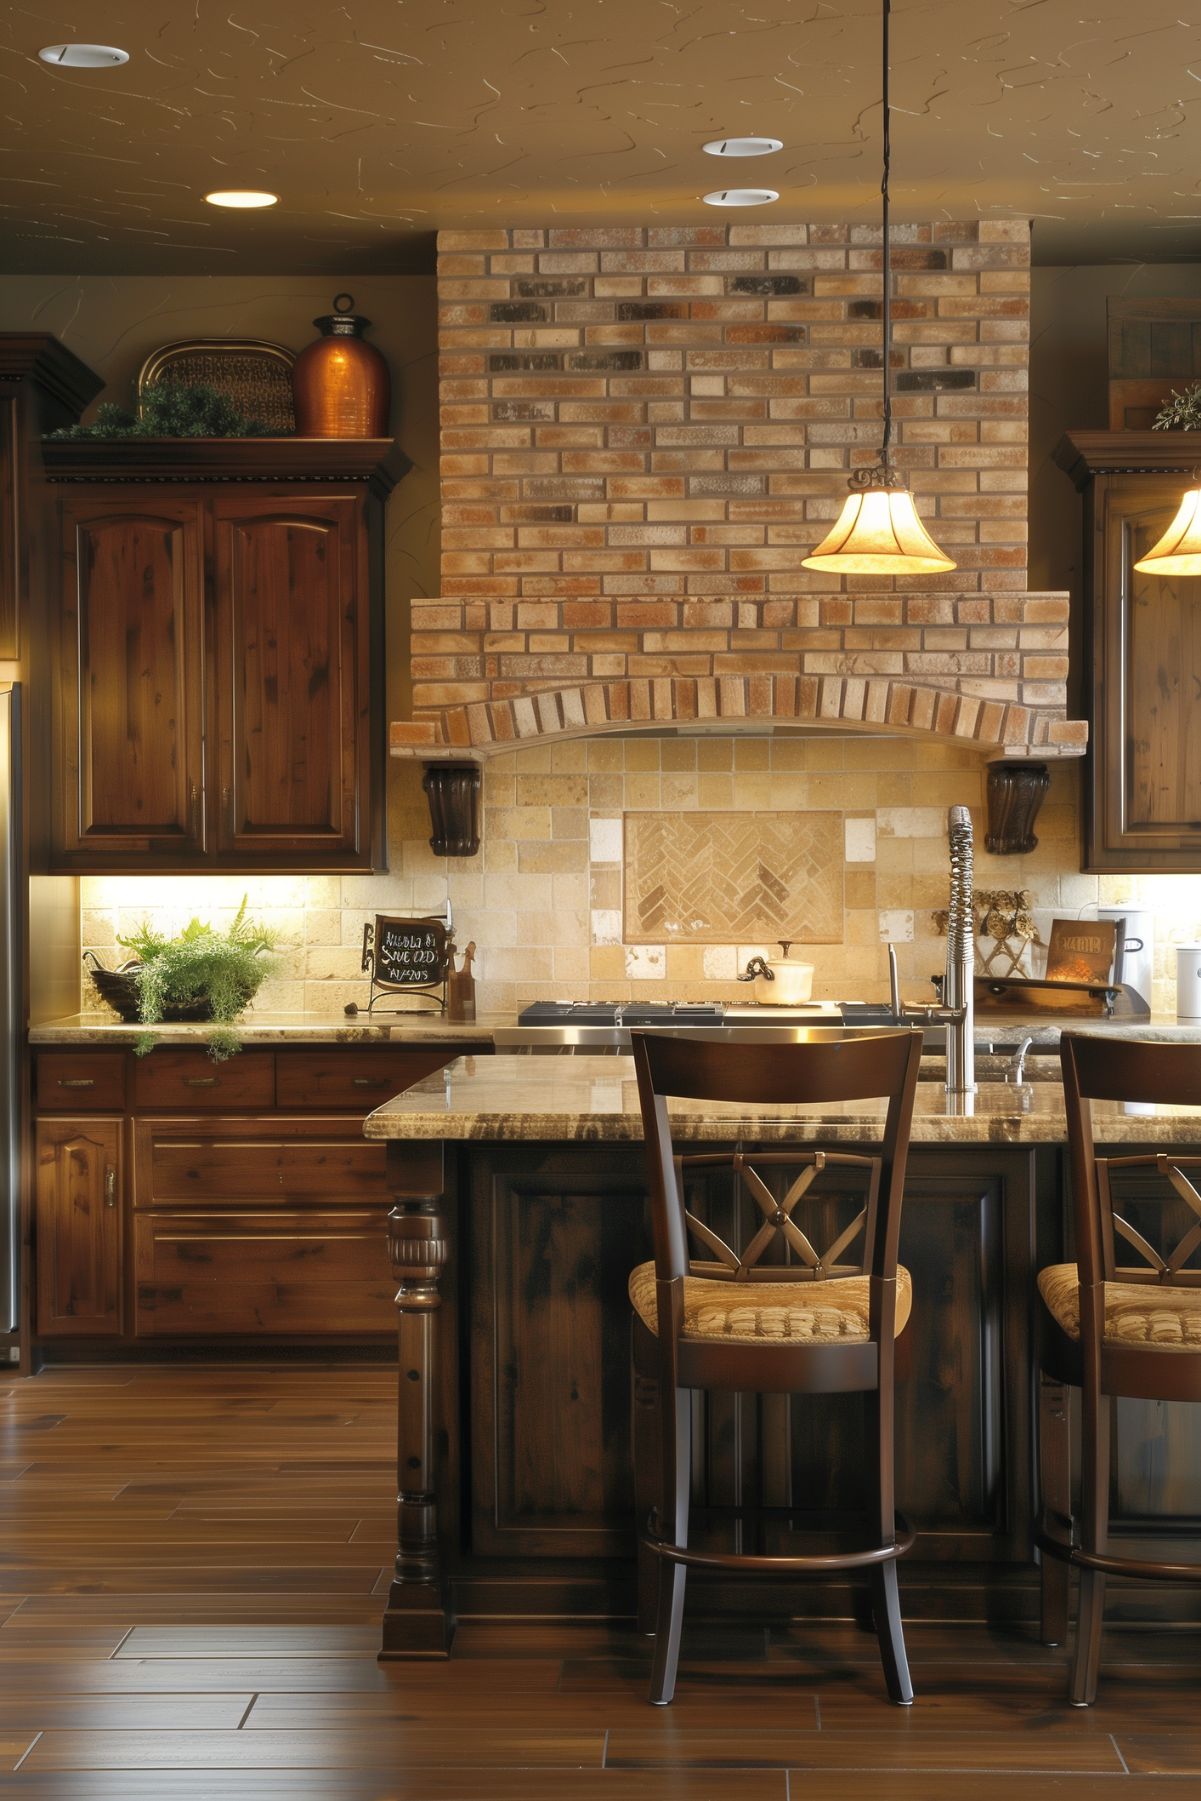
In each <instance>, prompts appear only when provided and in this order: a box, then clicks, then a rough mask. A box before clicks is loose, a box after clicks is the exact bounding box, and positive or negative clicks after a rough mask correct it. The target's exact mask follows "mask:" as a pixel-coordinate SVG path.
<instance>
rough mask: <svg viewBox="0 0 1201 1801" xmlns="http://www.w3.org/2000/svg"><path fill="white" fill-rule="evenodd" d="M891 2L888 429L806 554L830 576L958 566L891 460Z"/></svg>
mask: <svg viewBox="0 0 1201 1801" xmlns="http://www.w3.org/2000/svg"><path fill="white" fill-rule="evenodd" d="M891 12H892V0H882V7H881V18H882V34H881V35H882V40H883V51H884V79H883V84H882V102H883V113H884V131H883V150H884V169H883V175H882V177H881V181H880V199H881V216H882V219H883V226H884V232H883V240H884V255H883V273H884V305H883V310H882V314H881V318H882V323H883V337H884V412H883V417H884V433H883V438H882V440H881V444H880V461H879V462H878V463H877V464H876V465H875V467H874V468H871V469H856V470H855V472H854V474H853V475H852V476H851V479H850V481H849V483H848V484H847V485H848V487H849V488H850V490H851V491H850V493H849V494H848V496H847V498H846V502H845V504H844V506H843V509H842V512H841V513H840V514H839V515H838V518H837V520H836V521H835V523H834V525H833V527H832V528H831V530H830V531H829V532H828V533H827V534H826V536H825V537H824V538H823V539H822V541H821V543H820V544H819V545H818V547H817V549H816V550H815V551H813V553H812V554H811V555H810V556H807V557H803V558H802V565H803V567H804V568H806V569H820V570H822V571H825V572H828V573H829V574H831V575H935V574H942V573H943V572H944V571H945V570H948V569H954V567H955V564H954V562H953V560H952V559H951V558H950V557H949V556H947V555H946V553H945V552H944V551H942V550H940V549H939V547H938V545H937V544H936V543H935V542H934V540H933V538H932V537H931V536H930V534H929V532H928V531H927V530H926V528H925V526H924V525H923V524H922V522H921V520H920V519H919V518H918V516H917V508H916V507H915V506H914V504H913V495H912V494H911V493H910V492H909V489H908V488H907V487H906V486H905V483H904V481H903V479H902V478H901V476H899V475H898V474H897V472H896V470H895V469H894V468H893V467H892V464H891V463H890V461H889V454H888V453H889V446H890V444H891V442H892V371H891V369H890V367H889V352H890V349H891V337H892V306H891V301H892V258H891V255H890V247H889V240H888V203H889V192H888V176H889V171H890V168H891V165H892V145H891V134H890V126H891V122H892V110H891V108H890V106H889V102H888V24H889V17H890V15H891Z"/></svg>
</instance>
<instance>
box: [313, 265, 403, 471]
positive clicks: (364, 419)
mask: <svg viewBox="0 0 1201 1801" xmlns="http://www.w3.org/2000/svg"><path fill="white" fill-rule="evenodd" d="M353 308H354V295H353V294H335V295H334V310H333V312H332V313H325V314H323V315H322V317H321V318H320V319H314V320H313V324H314V325H315V326H316V327H317V329H318V331H319V332H320V333H321V336H320V337H319V338H316V339H314V341H313V343H311V344H306V345H305V347H304V349H303V350H302V351H301V353H300V355H299V356H298V357H297V358H296V361H295V363H294V364H293V365H292V403H293V407H294V409H295V413H296V432H297V436H298V437H302V438H386V437H387V435H388V409H389V406H390V405H391V399H392V384H391V381H390V379H389V376H388V365H387V363H385V361H384V359H383V357H382V356H381V355H380V353H379V351H378V350H377V349H376V348H375V345H374V344H368V343H367V341H366V339H365V338H364V337H363V335H362V334H363V329H364V327H365V326H368V325H370V324H371V321H370V319H364V318H363V317H362V315H361V314H360V313H356V312H355V311H354V310H353Z"/></svg>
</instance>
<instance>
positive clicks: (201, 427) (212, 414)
mask: <svg viewBox="0 0 1201 1801" xmlns="http://www.w3.org/2000/svg"><path fill="white" fill-rule="evenodd" d="M270 431H271V427H270V426H269V425H267V424H266V423H265V422H264V421H263V420H262V419H256V418H254V417H253V416H252V415H250V414H248V413H243V412H240V411H239V410H238V408H237V407H236V406H235V405H234V403H233V401H232V400H231V399H230V398H229V395H228V394H220V393H218V391H217V389H216V388H210V387H208V386H206V384H205V383H203V382H179V381H170V380H164V381H156V382H152V383H151V385H150V386H149V387H148V388H147V389H146V390H145V392H144V393H143V394H142V396H141V398H140V400H139V402H138V410H137V412H136V413H130V412H127V411H126V409H125V408H124V407H122V406H117V405H115V404H114V402H112V401H111V400H110V401H106V402H105V404H104V405H103V406H101V407H98V408H97V409H96V417H95V418H94V419H93V421H92V422H91V424H90V425H64V426H62V427H61V428H60V429H59V430H58V431H56V432H51V434H50V436H51V437H52V438H261V437H264V436H267V435H269V433H270Z"/></svg>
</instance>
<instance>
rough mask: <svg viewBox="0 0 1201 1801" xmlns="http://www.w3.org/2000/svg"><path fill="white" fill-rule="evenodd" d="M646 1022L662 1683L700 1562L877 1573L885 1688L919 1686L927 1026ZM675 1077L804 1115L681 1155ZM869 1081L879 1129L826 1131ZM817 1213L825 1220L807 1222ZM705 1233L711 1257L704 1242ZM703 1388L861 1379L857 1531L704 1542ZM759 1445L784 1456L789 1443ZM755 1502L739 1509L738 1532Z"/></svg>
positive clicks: (653, 1530)
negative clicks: (920, 1187)
mask: <svg viewBox="0 0 1201 1801" xmlns="http://www.w3.org/2000/svg"><path fill="white" fill-rule="evenodd" d="M631 1037H632V1041H633V1049H634V1063H635V1067H636V1069H637V1073H638V1096H639V1101H640V1103H641V1108H642V1120H643V1131H644V1135H645V1138H646V1151H647V1164H648V1171H649V1178H650V1191H651V1215H652V1222H653V1226H654V1243H655V1257H654V1261H653V1263H643V1264H640V1265H638V1267H637V1268H636V1269H635V1270H634V1272H633V1274H632V1276H631V1278H630V1298H631V1301H632V1303H633V1327H632V1330H633V1361H634V1402H635V1404H634V1480H635V1490H636V1493H637V1495H638V1499H639V1512H640V1526H641V1533H640V1541H639V1562H638V1587H639V1600H638V1616H639V1621H640V1623H641V1624H642V1626H643V1628H644V1629H645V1630H650V1629H651V1628H652V1626H653V1629H654V1633H655V1654H654V1661H653V1667H652V1673H651V1700H652V1702H654V1703H655V1704H656V1705H659V1706H663V1705H665V1704H666V1703H667V1702H669V1701H670V1700H671V1698H672V1696H673V1694H674V1692H675V1683H676V1670H677V1666H678V1663H679V1655H680V1633H681V1628H682V1624H683V1609H684V1580H685V1574H686V1571H687V1568H688V1566H689V1565H698V1566H702V1567H704V1568H707V1569H720V1570H726V1571H731V1572H739V1573H742V1574H745V1575H752V1574H753V1575H773V1576H776V1577H779V1576H781V1575H805V1574H811V1575H821V1576H825V1577H829V1576H830V1574H831V1573H832V1572H838V1571H844V1572H848V1573H849V1572H851V1571H858V1572H862V1573H865V1574H866V1575H867V1577H868V1580H869V1582H870V1585H871V1595H872V1603H873V1608H874V1612H875V1618H876V1630H877V1635H878V1637H879V1642H880V1655H881V1660H882V1662H883V1666H884V1676H885V1681H886V1684H887V1687H888V1693H889V1695H890V1697H891V1698H892V1700H894V1701H895V1702H897V1703H899V1704H900V1705H902V1706H907V1705H908V1704H909V1703H910V1702H911V1701H912V1699H913V1686H912V1683H911V1682H910V1679H909V1666H908V1663H907V1661H906V1656H905V1639H904V1632H903V1629H902V1625H901V1611H900V1596H899V1591H898V1588H897V1570H896V1560H897V1558H898V1557H899V1556H901V1554H902V1553H903V1552H904V1551H906V1550H908V1548H909V1546H910V1544H911V1543H912V1542H913V1535H912V1533H911V1532H910V1531H909V1530H908V1528H907V1526H906V1525H905V1523H904V1521H903V1520H901V1519H900V1517H899V1516H898V1515H897V1513H896V1511H895V1508H894V1504H893V1370H894V1362H895V1356H896V1340H897V1336H898V1334H899V1333H901V1332H902V1331H903V1330H904V1327H905V1323H906V1321H907V1320H908V1318H909V1314H910V1309H911V1306H912V1295H913V1285H912V1282H911V1281H910V1278H909V1275H908V1273H907V1272H906V1271H904V1270H900V1269H898V1267H897V1238H898V1234H899V1232H900V1217H901V1194H902V1188H903V1184H904V1176H905V1161H906V1156H907V1153H908V1148H909V1130H910V1121H911V1119H912V1114H913V1101H914V1094H915V1092H916V1086H917V1072H918V1064H919V1062H920V1060H921V1047H922V1035H921V1033H920V1032H917V1031H900V1032H885V1033H857V1032H847V1031H822V1030H814V1031H811V1032H808V1033H807V1034H806V1039H805V1041H802V1042H800V1043H795V1044H784V1045H739V1046H738V1048H737V1050H736V1051H735V1050H733V1049H732V1047H731V1046H729V1045H725V1044H718V1043H714V1042H712V1041H710V1040H707V1039H703V1038H690V1037H688V1036H687V1035H686V1034H653V1035H652V1034H648V1033H641V1032H634V1033H632V1034H631ZM673 1096H675V1097H680V1098H685V1097H687V1098H690V1099H692V1100H702V1101H718V1102H731V1101H732V1102H744V1103H747V1102H750V1103H756V1102H759V1103H770V1104H771V1105H772V1106H773V1107H775V1106H780V1107H784V1108H788V1109H795V1110H796V1113H797V1115H798V1120H797V1130H796V1134H795V1137H794V1139H793V1140H792V1141H791V1142H789V1141H788V1139H787V1138H785V1139H784V1141H783V1143H778V1142H774V1141H773V1143H772V1145H771V1146H770V1147H764V1149H762V1150H758V1149H754V1148H749V1147H746V1148H740V1149H737V1150H734V1151H713V1152H709V1151H705V1152H698V1153H694V1154H688V1155H684V1154H681V1155H678V1156H677V1155H676V1153H675V1151H674V1148H673V1145H672V1139H671V1127H670V1122H669V1118H668V1110H667V1103H668V1098H669V1097H673ZM869 1100H870V1101H874V1102H877V1103H881V1104H880V1106H879V1111H880V1112H881V1113H882V1114H883V1115H884V1124H883V1131H882V1132H880V1133H879V1140H880V1142H879V1144H878V1145H876V1144H865V1145H863V1146H862V1147H860V1146H858V1145H855V1144H851V1145H848V1144H846V1143H844V1142H842V1141H841V1138H840V1142H838V1143H835V1144H827V1143H825V1142H823V1140H822V1131H823V1128H822V1124H821V1117H820V1114H819V1116H818V1117H817V1118H815V1119H813V1120H812V1121H808V1120H806V1119H805V1118H804V1114H805V1110H806V1108H809V1107H813V1108H815V1109H822V1110H827V1107H828V1103H830V1102H832V1101H848V1102H861V1101H869ZM829 1136H830V1134H829V1132H828V1131H827V1137H829ZM722 1184H725V1185H726V1186H725V1188H724V1189H723V1188H722ZM715 1188H716V1189H719V1190H721V1192H722V1194H723V1196H724V1199H723V1201H722V1205H723V1206H724V1207H725V1209H726V1212H727V1213H728V1214H729V1217H730V1218H731V1219H732V1220H733V1222H734V1224H735V1225H736V1226H740V1225H741V1222H742V1221H743V1219H744V1218H745V1217H746V1216H747V1215H749V1216H750V1218H751V1221H752V1228H753V1229H752V1231H751V1236H750V1238H749V1241H748V1242H747V1243H746V1245H745V1247H744V1248H743V1249H741V1250H736V1249H735V1248H734V1247H733V1246H732V1245H731V1244H729V1243H727V1242H726V1239H725V1238H723V1237H722V1235H721V1233H720V1232H718V1231H717V1230H716V1229H715V1225H714V1223H713V1220H712V1218H710V1219H708V1220H706V1219H702V1218H701V1217H699V1212H700V1211H703V1210H704V1209H703V1208H702V1207H701V1206H700V1204H699V1203H697V1204H696V1210H694V1208H693V1206H690V1205H688V1204H687V1203H686V1198H685V1197H686V1196H687V1197H689V1198H690V1199H691V1200H693V1201H694V1202H695V1197H696V1195H697V1194H700V1193H705V1194H711V1193H712V1192H713V1190H714V1189H715ZM811 1214H812V1216H813V1217H814V1218H815V1219H816V1220H817V1222H818V1225H820V1226H821V1227H822V1230H821V1232H820V1233H819V1232H818V1230H817V1229H816V1227H814V1226H813V1225H810V1226H809V1227H808V1229H806V1224H805V1223H803V1221H808V1220H809V1218H810V1215H811ZM848 1216H849V1217H848ZM727 1235H729V1231H728V1230H727ZM690 1237H691V1238H692V1240H693V1241H694V1242H695V1244H696V1246H697V1251H698V1256H697V1258H696V1259H692V1258H690V1256H689V1238H690ZM815 1241H816V1242H815ZM823 1244H824V1245H825V1247H826V1248H824V1249H823V1248H821V1247H822V1245H823ZM697 1390H701V1391H704V1390H709V1391H718V1392H725V1393H735V1394H758V1395H828V1394H840V1393H841V1394H855V1393H858V1394H862V1395H863V1396H864V1399H865V1413H866V1419H867V1430H866V1434H865V1440H866V1442H865V1448H864V1462H865V1465H866V1480H865V1483H864V1487H865V1489H866V1491H867V1495H868V1500H867V1505H866V1517H864V1518H863V1519H862V1521H861V1524H860V1527H859V1531H858V1536H857V1539H856V1538H854V1536H853V1535H852V1534H850V1533H849V1532H848V1531H844V1533H843V1536H842V1541H841V1543H840V1546H839V1548H837V1549H835V1550H832V1551H831V1550H821V1551H795V1552H793V1551H788V1552H777V1551H774V1550H768V1549H766V1548H765V1546H766V1542H767V1541H766V1540H761V1539H760V1538H759V1537H758V1536H753V1537H752V1538H751V1539H748V1540H746V1541H744V1540H743V1538H742V1537H741V1535H740V1537H739V1539H738V1541H737V1542H738V1544H739V1545H740V1546H741V1545H742V1543H743V1542H748V1543H754V1544H755V1545H756V1546H757V1547H758V1548H756V1549H755V1550H753V1551H750V1550H747V1551H744V1550H742V1549H738V1550H732V1551H728V1552H726V1551H721V1550H709V1549H708V1548H700V1549H698V1548H697V1547H695V1546H694V1545H692V1544H690V1542H689V1523H690V1502H691V1493H690V1478H691V1431H692V1403H693V1394H694V1392H695V1391H697ZM761 1444H762V1441H761ZM763 1448H764V1450H765V1451H766V1453H767V1455H768V1457H769V1458H770V1457H771V1455H772V1452H773V1447H772V1446H770V1445H763ZM749 1511H754V1510H748V1509H740V1510H738V1513H739V1520H740V1532H741V1529H742V1527H743V1526H744V1524H745V1522H744V1519H743V1516H744V1515H745V1514H746V1513H747V1512H749ZM781 1511H782V1513H783V1515H784V1516H785V1518H786V1519H787V1521H788V1523H789V1525H790V1526H795V1523H796V1515H795V1511H794V1509H793V1508H792V1507H791V1506H785V1507H784V1508H783V1509H782V1510H772V1509H767V1510H763V1516H762V1518H761V1520H760V1522H759V1523H760V1526H762V1525H763V1524H764V1523H765V1522H766V1518H767V1515H768V1514H772V1515H773V1517H774V1514H775V1513H777V1512H781ZM853 1523H854V1522H853V1521H852V1522H850V1524H852V1525H853ZM843 1524H844V1526H846V1525H847V1522H843ZM848 1538H851V1542H850V1543H849V1544H848V1543H847V1539H848Z"/></svg>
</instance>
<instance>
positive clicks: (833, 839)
mask: <svg viewBox="0 0 1201 1801" xmlns="http://www.w3.org/2000/svg"><path fill="white" fill-rule="evenodd" d="M666 779H670V778H665V780H666ZM770 785H771V784H770V776H769V775H768V774H767V772H766V771H764V772H762V773H761V774H759V775H758V776H756V775H754V774H748V775H747V776H746V777H745V778H744V781H743V786H744V788H745V789H746V790H747V792H748V798H749V799H750V800H751V802H752V805H753V807H754V810H753V811H743V812H733V813H710V812H702V811H699V810H693V809H691V808H689V807H688V806H687V805H686V804H683V803H680V802H677V803H676V806H675V808H674V809H671V810H668V809H664V811H662V812H659V813H627V814H626V816H625V906H624V913H623V923H624V932H623V936H624V938H625V940H626V942H627V943H634V944H643V943H646V942H648V941H654V940H659V939H663V940H666V941H667V942H668V943H672V944H678V943H693V944H729V943H736V944H738V943H742V942H743V940H745V939H748V938H751V939H760V938H766V939H768V940H769V941H773V942H774V941H778V940H779V939H782V938H795V939H798V940H801V939H803V940H804V941H805V942H806V943H811V944H837V943H841V942H842V937H843V911H842V905H843V903H842V886H843V884H842V856H841V848H842V836H843V816H842V814H841V813H812V812H805V811H799V810H789V811H784V810H783V809H781V810H780V811H775V812H764V811H761V810H760V809H761V808H762V807H763V806H764V805H765V804H766V796H765V795H764V793H763V790H764V788H765V787H766V788H767V791H768V794H770Z"/></svg>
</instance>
